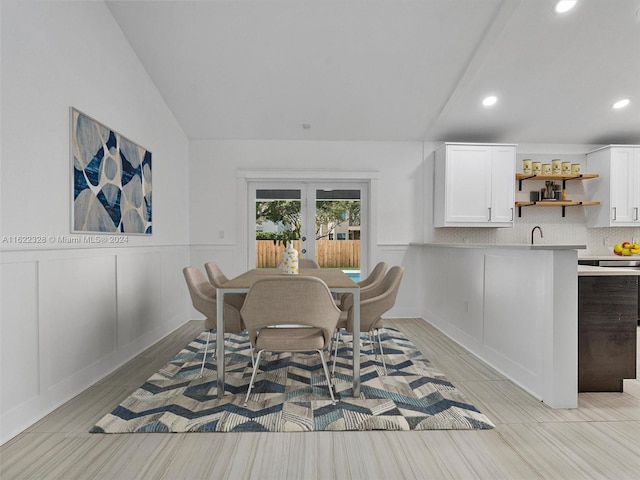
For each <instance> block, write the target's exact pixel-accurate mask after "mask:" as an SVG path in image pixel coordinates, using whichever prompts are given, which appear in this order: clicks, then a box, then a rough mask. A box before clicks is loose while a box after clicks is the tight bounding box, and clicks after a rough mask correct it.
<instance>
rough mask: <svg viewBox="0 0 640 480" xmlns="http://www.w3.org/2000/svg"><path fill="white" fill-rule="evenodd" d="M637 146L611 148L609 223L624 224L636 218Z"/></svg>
mask: <svg viewBox="0 0 640 480" xmlns="http://www.w3.org/2000/svg"><path fill="white" fill-rule="evenodd" d="M637 151H638V149H637V148H633V147H628V148H625V147H615V148H613V149H612V150H611V224H612V225H624V224H633V223H635V222H639V223H640V221H639V219H638V203H640V202H639V201H638V196H639V194H638V192H636V189H639V188H640V183H638V180H637V177H638V172H637V171H638V170H640V165H637V164H638V160H639V157H638V155H637Z"/></svg>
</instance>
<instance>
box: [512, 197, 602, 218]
mask: <svg viewBox="0 0 640 480" xmlns="http://www.w3.org/2000/svg"><path fill="white" fill-rule="evenodd" d="M594 205H600V202H579V201H573V200H541V201H539V202H516V207H517V208H518V217H521V216H522V207H562V216H563V217H564V215H565V211H564V208H565V207H580V206H582V207H590V206H594Z"/></svg>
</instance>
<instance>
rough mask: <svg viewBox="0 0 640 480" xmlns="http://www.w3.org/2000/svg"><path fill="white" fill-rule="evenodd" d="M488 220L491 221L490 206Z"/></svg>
mask: <svg viewBox="0 0 640 480" xmlns="http://www.w3.org/2000/svg"><path fill="white" fill-rule="evenodd" d="M489 221H491V207H489Z"/></svg>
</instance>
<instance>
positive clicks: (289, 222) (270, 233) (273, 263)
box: [255, 189, 302, 268]
mask: <svg viewBox="0 0 640 480" xmlns="http://www.w3.org/2000/svg"><path fill="white" fill-rule="evenodd" d="M300 200H301V190H300V189H272V190H266V189H265V190H256V205H255V206H256V208H255V212H256V223H255V225H256V235H255V239H256V267H257V268H275V267H277V266H278V264H279V263H280V261H281V260H282V251H283V250H284V248H285V246H286V242H287V241H289V240H291V241H293V247H294V248H295V249H296V250H299V249H300V240H299V238H300V228H301V225H302V219H301V208H300V206H301V201H300Z"/></svg>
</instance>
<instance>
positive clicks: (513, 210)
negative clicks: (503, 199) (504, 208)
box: [511, 207, 515, 222]
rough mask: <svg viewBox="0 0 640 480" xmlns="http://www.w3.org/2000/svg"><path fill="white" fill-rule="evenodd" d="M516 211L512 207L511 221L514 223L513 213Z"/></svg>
mask: <svg viewBox="0 0 640 480" xmlns="http://www.w3.org/2000/svg"><path fill="white" fill-rule="evenodd" d="M514 210H515V209H514V208H513V207H511V221H512V222H513V213H514V212H513V211H514Z"/></svg>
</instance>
